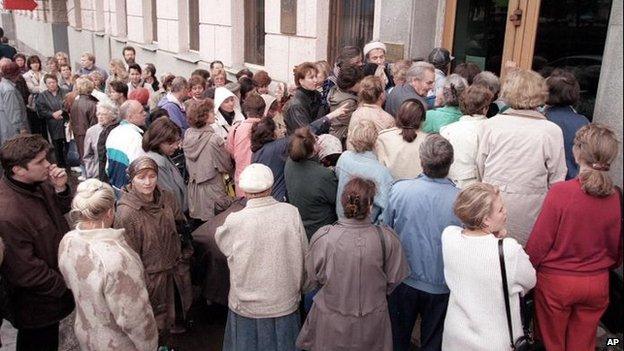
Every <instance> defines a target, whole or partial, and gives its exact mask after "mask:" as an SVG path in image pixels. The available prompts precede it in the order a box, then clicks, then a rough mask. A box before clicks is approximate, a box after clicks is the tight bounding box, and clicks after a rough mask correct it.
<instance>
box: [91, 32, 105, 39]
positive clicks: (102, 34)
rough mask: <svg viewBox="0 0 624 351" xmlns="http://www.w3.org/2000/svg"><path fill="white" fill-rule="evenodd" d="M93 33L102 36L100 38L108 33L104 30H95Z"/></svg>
mask: <svg viewBox="0 0 624 351" xmlns="http://www.w3.org/2000/svg"><path fill="white" fill-rule="evenodd" d="M93 34H94V35H95V36H96V37H100V38H102V37H104V36H105V35H106V33H105V32H103V31H98V32H93Z"/></svg>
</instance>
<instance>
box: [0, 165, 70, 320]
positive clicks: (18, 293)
mask: <svg viewBox="0 0 624 351" xmlns="http://www.w3.org/2000/svg"><path fill="white" fill-rule="evenodd" d="M71 199H72V194H71V192H69V191H67V192H66V193H61V194H56V193H55V192H54V189H52V187H51V186H50V185H48V184H46V183H44V184H41V185H38V186H36V187H35V188H34V190H33V191H29V190H26V189H24V188H22V187H20V186H18V185H17V184H16V183H14V182H13V181H11V180H9V179H7V177H6V176H5V177H4V178H2V179H1V180H0V208H1V209H2V211H0V235H1V236H2V239H3V240H4V244H5V245H6V251H5V257H4V263H3V265H2V270H1V272H2V275H3V277H4V278H6V280H7V281H8V282H9V283H10V284H11V286H12V287H13V289H14V291H13V292H14V293H13V295H12V302H13V307H14V309H15V322H16V323H15V326H16V327H17V328H41V327H45V326H49V325H51V324H53V323H56V322H58V321H60V320H61V319H63V318H65V317H66V316H67V315H69V314H70V313H71V311H72V310H73V309H74V300H73V297H72V295H71V291H69V290H68V289H67V286H66V285H65V281H64V280H63V276H62V275H61V273H60V271H59V269H58V247H59V243H60V241H61V239H62V237H63V235H64V234H65V233H67V232H68V231H69V225H68V224H67V221H66V220H65V217H64V214H65V213H67V212H69V209H70V204H71Z"/></svg>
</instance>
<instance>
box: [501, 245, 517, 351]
mask: <svg viewBox="0 0 624 351" xmlns="http://www.w3.org/2000/svg"><path fill="white" fill-rule="evenodd" d="M498 259H499V261H500V271H501V277H502V279H503V298H504V300H505V313H506V314H507V329H508V330H509V342H510V343H511V349H512V350H513V349H514V342H513V328H512V326H511V310H510V308H509V288H508V287H507V270H506V269H505V252H504V251H503V239H498Z"/></svg>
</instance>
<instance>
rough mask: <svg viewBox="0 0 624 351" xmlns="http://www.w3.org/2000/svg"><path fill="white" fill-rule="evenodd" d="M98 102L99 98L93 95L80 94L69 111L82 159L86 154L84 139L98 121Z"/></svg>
mask: <svg viewBox="0 0 624 351" xmlns="http://www.w3.org/2000/svg"><path fill="white" fill-rule="evenodd" d="M97 103H98V101H97V99H96V98H94V97H93V96H91V95H78V97H77V98H76V100H74V103H73V104H72V106H71V110H70V112H69V125H70V127H71V130H72V133H74V139H76V146H77V148H78V154H80V159H81V160H82V156H83V155H84V140H85V135H86V134H87V129H89V127H91V126H92V125H94V124H96V123H97V117H96V115H95V111H96V107H97Z"/></svg>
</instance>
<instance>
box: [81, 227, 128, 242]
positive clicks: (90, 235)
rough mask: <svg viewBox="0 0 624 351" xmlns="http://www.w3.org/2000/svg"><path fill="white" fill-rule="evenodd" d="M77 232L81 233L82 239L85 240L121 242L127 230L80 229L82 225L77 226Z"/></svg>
mask: <svg viewBox="0 0 624 351" xmlns="http://www.w3.org/2000/svg"><path fill="white" fill-rule="evenodd" d="M76 231H77V232H78V233H79V235H80V238H82V239H85V240H104V239H113V240H119V239H120V238H121V237H122V235H123V233H124V231H125V229H123V228H122V229H113V228H98V229H80V224H78V225H77V226H76Z"/></svg>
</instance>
